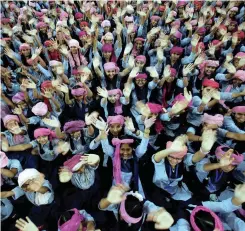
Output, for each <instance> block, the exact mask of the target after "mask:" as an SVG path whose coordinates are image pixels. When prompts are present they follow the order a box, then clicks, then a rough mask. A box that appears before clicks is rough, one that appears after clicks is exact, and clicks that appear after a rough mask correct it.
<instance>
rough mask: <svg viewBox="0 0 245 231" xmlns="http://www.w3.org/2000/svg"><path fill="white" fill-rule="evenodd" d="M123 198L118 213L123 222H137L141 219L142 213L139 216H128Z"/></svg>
mask: <svg viewBox="0 0 245 231" xmlns="http://www.w3.org/2000/svg"><path fill="white" fill-rule="evenodd" d="M125 200H126V199H125ZM125 200H123V201H122V202H121V204H120V215H121V217H122V219H123V220H124V221H125V222H127V223H128V224H136V223H138V222H139V221H140V220H141V219H142V216H143V214H142V215H141V216H140V217H138V218H134V217H130V216H129V215H128V213H127V212H126V209H125Z"/></svg>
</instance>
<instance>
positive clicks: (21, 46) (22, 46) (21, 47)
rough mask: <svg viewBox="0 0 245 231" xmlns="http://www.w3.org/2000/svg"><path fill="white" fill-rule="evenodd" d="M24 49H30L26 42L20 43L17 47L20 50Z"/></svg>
mask: <svg viewBox="0 0 245 231" xmlns="http://www.w3.org/2000/svg"><path fill="white" fill-rule="evenodd" d="M25 49H29V50H30V49H31V47H30V45H29V44H27V43H22V44H21V45H20V47H19V50H20V51H22V50H25Z"/></svg>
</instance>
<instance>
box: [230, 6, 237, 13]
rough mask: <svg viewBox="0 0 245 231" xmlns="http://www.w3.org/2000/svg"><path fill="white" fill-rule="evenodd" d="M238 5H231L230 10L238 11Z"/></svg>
mask: <svg viewBox="0 0 245 231" xmlns="http://www.w3.org/2000/svg"><path fill="white" fill-rule="evenodd" d="M238 10H239V9H238V7H232V8H231V9H230V11H236V12H238Z"/></svg>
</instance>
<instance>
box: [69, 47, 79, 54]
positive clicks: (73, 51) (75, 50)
mask: <svg viewBox="0 0 245 231" xmlns="http://www.w3.org/2000/svg"><path fill="white" fill-rule="evenodd" d="M70 50H71V53H72V54H76V53H77V51H78V48H77V47H75V46H71V47H70Z"/></svg>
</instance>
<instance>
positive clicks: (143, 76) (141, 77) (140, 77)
mask: <svg viewBox="0 0 245 231" xmlns="http://www.w3.org/2000/svg"><path fill="white" fill-rule="evenodd" d="M135 79H147V75H146V74H145V73H138V74H137V75H136V77H135Z"/></svg>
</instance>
